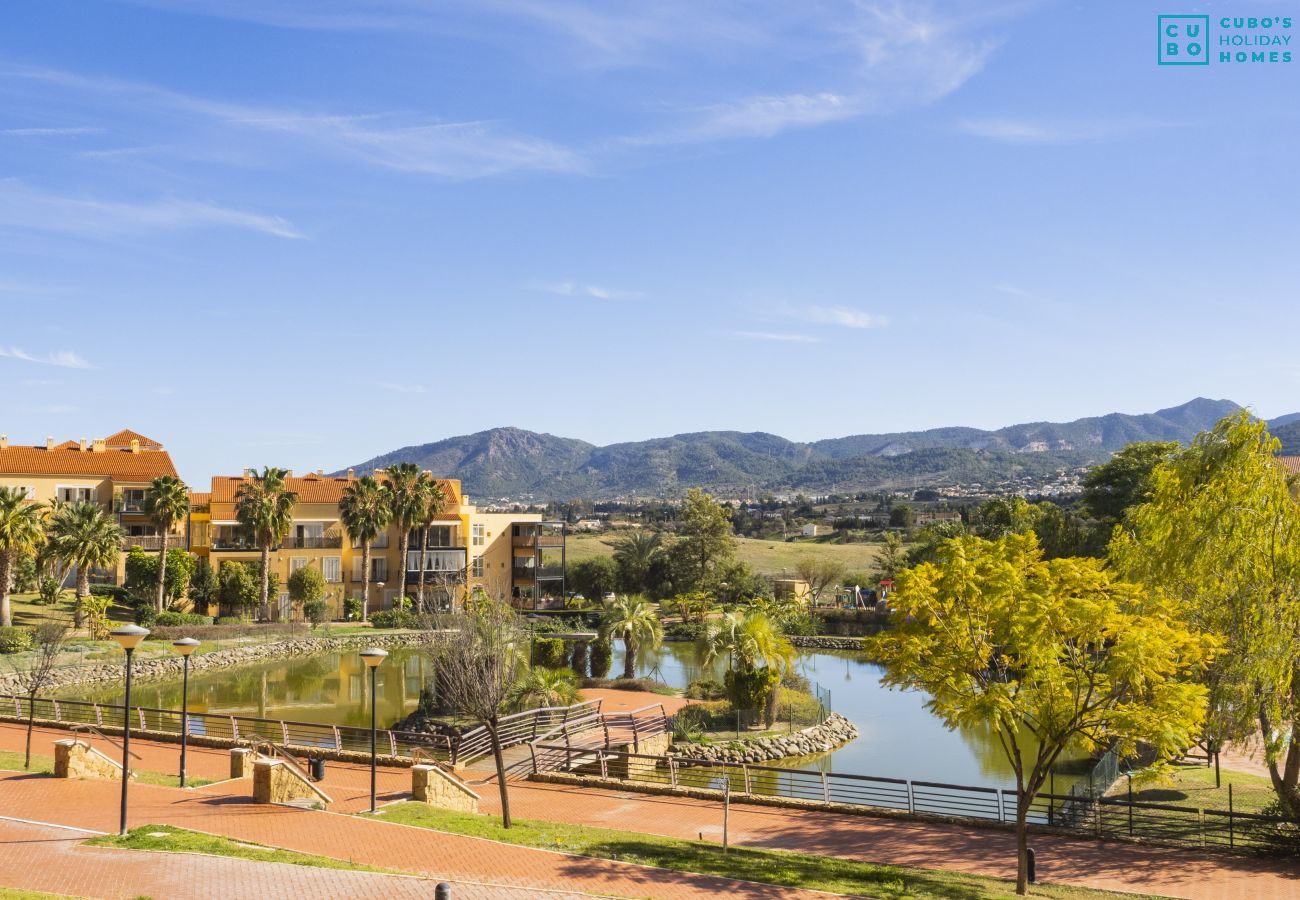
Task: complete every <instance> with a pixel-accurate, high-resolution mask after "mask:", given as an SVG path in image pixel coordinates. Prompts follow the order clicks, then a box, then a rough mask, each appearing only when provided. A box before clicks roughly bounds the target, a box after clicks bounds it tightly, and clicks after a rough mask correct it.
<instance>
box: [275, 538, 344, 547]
mask: <svg viewBox="0 0 1300 900" xmlns="http://www.w3.org/2000/svg"><path fill="white" fill-rule="evenodd" d="M342 546H343V538H342V537H341V536H340V535H337V534H335V535H328V534H325V535H320V534H315V535H297V534H291V535H289V536H288V537H286V538H285V539H284V540H283V541H281V542H280V547H281V549H284V550H338V549H339V548H341V547H342Z"/></svg>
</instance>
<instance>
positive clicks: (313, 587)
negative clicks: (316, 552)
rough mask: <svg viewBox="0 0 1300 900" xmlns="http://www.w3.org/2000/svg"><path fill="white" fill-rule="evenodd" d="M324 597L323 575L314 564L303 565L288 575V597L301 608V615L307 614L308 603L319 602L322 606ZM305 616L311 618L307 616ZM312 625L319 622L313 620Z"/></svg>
mask: <svg viewBox="0 0 1300 900" xmlns="http://www.w3.org/2000/svg"><path fill="white" fill-rule="evenodd" d="M324 597H325V576H324V575H323V574H321V570H320V569H318V568H316V567H315V566H303V567H302V568H301V569H298V570H296V571H295V572H294V573H293V574H291V575H290V576H289V599H290V600H292V601H293V602H294V603H296V604H298V606H299V607H300V608H301V609H302V612H303V615H304V616H306V615H307V605H308V604H320V605H321V606H322V607H323V606H324V600H323V598H324ZM307 618H309V619H310V618H311V617H310V616H307ZM313 624H314V625H318V624H320V623H319V622H315V621H313Z"/></svg>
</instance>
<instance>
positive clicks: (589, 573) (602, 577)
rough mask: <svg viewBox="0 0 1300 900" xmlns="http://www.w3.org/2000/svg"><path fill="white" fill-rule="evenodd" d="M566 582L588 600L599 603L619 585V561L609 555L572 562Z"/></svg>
mask: <svg viewBox="0 0 1300 900" xmlns="http://www.w3.org/2000/svg"><path fill="white" fill-rule="evenodd" d="M565 582H566V584H567V585H568V587H570V588H571V589H573V590H575V591H577V592H578V593H579V594H582V596H584V597H586V598H587V599H588V600H595V601H596V602H597V603H599V602H600V601H601V599H602V598H603V597H604V596H605V595H606V594H612V593H613V592H614V590H615V589H616V588H617V587H618V563H616V562H614V560H613V559H612V558H610V557H608V556H594V557H592V558H591V559H584V560H581V561H580V562H576V563H570V564H569V569H568V572H567V574H566V575H565Z"/></svg>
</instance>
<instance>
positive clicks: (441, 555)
mask: <svg viewBox="0 0 1300 900" xmlns="http://www.w3.org/2000/svg"><path fill="white" fill-rule="evenodd" d="M424 555H425V559H424V569H425V571H426V572H431V573H439V574H440V573H449V572H450V573H456V574H459V573H461V572H464V571H465V548H464V547H459V548H450V549H445V550H426V551H424ZM406 571H407V572H419V571H420V551H419V550H411V551H409V552H408V553H407V554H406Z"/></svg>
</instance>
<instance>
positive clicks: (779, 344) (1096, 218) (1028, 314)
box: [0, 0, 1300, 481]
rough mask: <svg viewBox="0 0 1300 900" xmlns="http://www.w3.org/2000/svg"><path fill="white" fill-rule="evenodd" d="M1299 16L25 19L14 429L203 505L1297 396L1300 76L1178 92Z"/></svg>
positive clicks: (2, 36)
mask: <svg viewBox="0 0 1300 900" xmlns="http://www.w3.org/2000/svg"><path fill="white" fill-rule="evenodd" d="M1281 6H1282V7H1285V10H1282V11H1283V12H1287V11H1290V12H1294V13H1295V14H1296V17H1297V25H1300V4H1297V3H1295V2H1289V3H1284V4H1281ZM1278 7H1279V4H1278V3H1271V4H1267V5H1266V4H1264V3H1262V2H1251V0H1240V2H1234V3H1212V4H1211V3H1201V4H1195V3H1188V4H1186V5H1184V6H1180V7H1179V8H1177V9H1170V8H1166V6H1165V5H1164V4H1150V3H1146V2H1133V0H1128V2H1111V3H1086V4H1085V3H1068V2H1062V3H1058V2H1050V0H1040V2H1034V0H1024V2H1016V0H1012V2H1000V0H990V2H974V0H971V2H950V3H939V2H935V3H925V2H884V0H856V2H854V0H835V2H832V0H804V2H800V3H797V4H792V3H788V2H780V0H776V2H763V0H750V2H727V0H719V2H711V3H709V2H700V0H659V2H655V3H643V2H623V0H554V2H545V0H441V2H438V0H371V2H359V0H355V2H344V0H139V2H107V0H99V2H92V0H75V2H74V0H66V2H61V3H51V2H48V0H11V2H9V3H6V4H5V10H4V20H3V28H0V312H2V315H0V391H2V392H3V394H2V395H0V396H2V397H3V399H2V400H0V417H2V421H0V432H4V433H7V434H9V436H10V438H11V439H12V440H16V441H22V442H29V443H35V442H41V441H43V439H44V437H45V435H47V434H53V435H56V436H58V437H60V438H63V437H81V436H86V437H94V436H99V435H103V434H106V433H109V432H111V431H114V430H116V429H117V428H119V427H123V426H129V427H132V428H135V429H136V430H139V431H142V432H145V433H147V434H150V435H152V436H155V437H157V438H158V439H160V440H162V441H163V442H164V443H165V444H166V445H167V446H168V447H169V449H171V450H173V452H174V455H175V456H176V459H177V462H178V464H179V466H180V468H181V470H182V474H183V475H184V476H186V477H187V478H189V479H191V480H194V481H202V480H205V479H206V478H207V477H208V476H209V475H211V474H213V473H215V472H229V471H234V470H238V469H241V468H243V467H244V466H251V465H263V464H278V465H286V466H292V467H294V468H297V469H308V468H317V467H324V468H327V469H332V468H337V467H341V466H345V465H347V464H348V463H351V462H357V461H360V460H362V459H365V458H368V457H370V456H372V455H374V454H376V453H379V452H382V451H385V450H389V449H392V448H395V447H398V446H402V445H406V444H410V443H419V442H425V441H431V440H436V439H439V438H442V437H446V436H449V435H453V434H462V433H466V432H470V431H476V430H480V429H483V428H487V427H491V426H495V425H517V426H520V427H524V428H531V429H535V430H540V431H549V432H552V433H556V434H563V435H567V436H573V437H582V438H585V439H587V440H591V441H594V442H597V443H607V442H612V441H618V440H633V439H639V438H645V437H651V436H657V435H662V434H669V433H675V432H682V431H692V430H704V429H742V430H763V431H771V432H776V433H779V434H782V435H785V436H787V437H790V438H793V439H815V438H819V437H828V436H836V435H843V434H851V433H860V432H868V431H892V430H901V429H912V428H924V427H931V426H938V425H951V424H962V425H975V426H983V427H996V426H1000V425H1004V424H1010V423H1012V422H1017V421H1026V420H1036V419H1069V418H1074V417H1077V416H1083V415H1091V414H1098V413H1104V412H1108V411H1112V410H1117V409H1118V410H1123V411H1129V412H1143V411H1149V410H1153V409H1156V408H1159V407H1163V406H1169V405H1173V404H1176V403H1180V402H1183V401H1184V400H1187V399H1190V398H1191V397H1193V396H1197V395H1205V396H1211V397H1228V398H1231V399H1234V400H1237V401H1238V402H1242V403H1246V404H1250V405H1252V406H1253V407H1254V408H1255V409H1256V410H1257V411H1258V412H1259V413H1260V414H1262V415H1265V416H1274V415H1279V414H1282V413H1287V412H1293V411H1296V410H1300V392H1298V391H1297V387H1300V363H1298V362H1297V361H1296V360H1297V356H1296V352H1295V346H1296V340H1297V335H1298V334H1300V303H1297V302H1296V299H1297V287H1298V286H1300V253H1298V252H1297V238H1298V237H1300V229H1298V228H1297V212H1298V210H1300V183H1298V182H1300V178H1298V176H1297V165H1296V160H1297V159H1300V152H1298V150H1300V147H1298V146H1297V144H1298V143H1300V142H1298V141H1297V138H1298V137H1300V120H1298V117H1300V105H1298V104H1297V103H1296V98H1297V96H1298V95H1297V87H1298V86H1300V79H1298V78H1297V72H1300V61H1297V62H1295V63H1292V64H1290V65H1271V66H1270V65H1260V66H1222V65H1211V66H1209V67H1205V68H1194V69H1193V68H1185V69H1180V68H1162V67H1158V66H1157V65H1156V64H1155V49H1156V48H1155V43H1156V40H1155V39H1156V34H1155V31H1156V25H1155V19H1156V15H1157V13H1167V12H1183V13H1194V12H1205V13H1208V14H1210V15H1211V16H1212V17H1213V18H1216V19H1217V17H1218V16H1220V15H1243V16H1246V15H1275V14H1278V12H1279V9H1278ZM1297 30H1300V29H1297Z"/></svg>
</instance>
